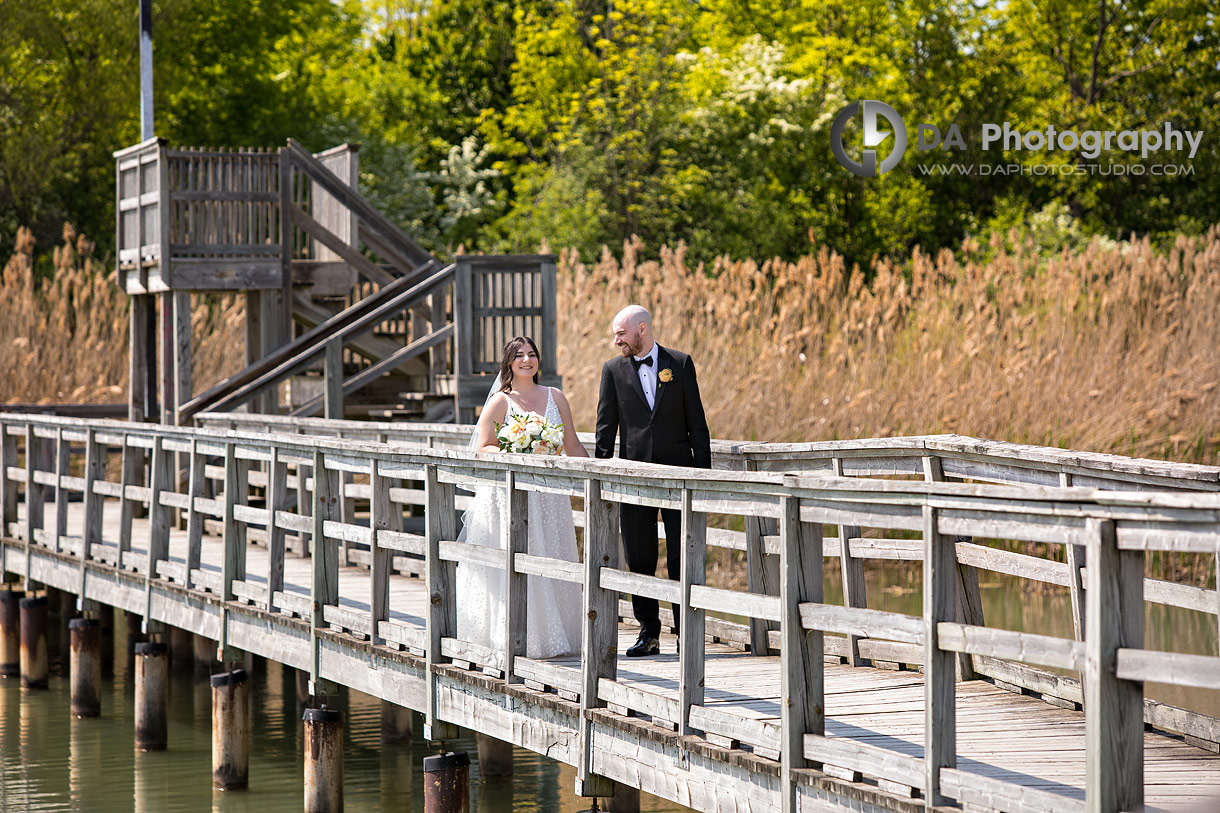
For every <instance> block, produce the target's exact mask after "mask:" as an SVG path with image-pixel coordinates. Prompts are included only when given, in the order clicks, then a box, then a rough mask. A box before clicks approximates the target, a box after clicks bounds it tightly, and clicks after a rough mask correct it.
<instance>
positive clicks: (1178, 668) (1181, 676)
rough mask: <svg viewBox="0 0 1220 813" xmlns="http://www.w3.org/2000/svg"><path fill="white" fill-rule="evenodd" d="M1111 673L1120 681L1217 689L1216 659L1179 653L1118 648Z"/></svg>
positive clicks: (1219, 667) (1219, 673)
mask: <svg viewBox="0 0 1220 813" xmlns="http://www.w3.org/2000/svg"><path fill="white" fill-rule="evenodd" d="M1115 674H1116V675H1117V676H1118V679H1119V680H1124V681H1135V682H1140V683H1142V682H1144V681H1153V682H1156V683H1168V684H1171V685H1173V686H1194V687H1196V688H1200V689H1220V658H1216V657H1215V656H1213V655H1188V654H1186V653H1182V652H1155V651H1152V650H1143V649H1120V650H1118V653H1117V665H1116V667H1115Z"/></svg>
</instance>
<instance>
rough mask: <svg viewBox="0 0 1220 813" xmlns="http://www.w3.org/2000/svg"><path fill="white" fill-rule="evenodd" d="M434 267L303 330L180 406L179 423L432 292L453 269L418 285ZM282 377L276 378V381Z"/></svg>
mask: <svg viewBox="0 0 1220 813" xmlns="http://www.w3.org/2000/svg"><path fill="white" fill-rule="evenodd" d="M436 265H437V264H436V263H435V262H429V263H426V264H425V265H423V266H421V267H420V268H419V269H418V270H417V271H416V273H415V274H412V275H409V276H404V277H400V278H398V279H396V280H394V281H393V282H392V283H390V284H389V285H386V286H384V287H383V288H381V289H380V290H378V291H377V293H375V294H373V295H372V296H369V297H366V298H365V299H362V300H361V301H360V302H358V303H356V304H355V305H353V306H352V307H350V308H347V309H345V310H343V311H340V312H339V313H337V314H335V315H334V316H333V317H332V318H330V319H327V320H326V321H325V322H323V323H322V324H320V325H316V326H315V327H313V328H311V329H310V330H308V331H306V332H305V333H303V334H302V335H300V336H299V337H297V338H296V339H295V340H293V341H292V342H289V343H288V344H286V345H283V346H281V347H278V348H276V349H275V350H273V351H272V352H270V353H268V354H267V355H266V356H264V357H263V358H262V359H260V360H259V361H257V362H255V363H254V364H251V365H250V366H248V367H246V368H244V369H242V370H240V371H238V372H237V373H235V374H233V375H232V376H230V377H229V378H227V379H225V380H224V381H222V382H220V383H219V384H217V385H216V386H214V387H212V388H211V389H209V390H207V391H206V392H203V393H201V394H200V395H197V396H195V397H194V398H192V399H191V400H190V401H187V402H186V403H185V404H183V405H182V406H181V407H179V410H178V416H179V418H178V419H179V421H189V420H190V419H191V418H193V417H194V416H195V415H197V414H199V413H201V412H203V411H205V410H210V409H218V408H220V407H221V406H223V405H225V404H235V403H241V401H234V400H233V399H234V397H235V395H236V394H237V393H239V392H241V391H242V390H243V389H245V388H247V387H249V386H250V385H251V384H252V382H257V381H260V380H262V379H264V378H265V377H266V376H267V375H268V374H270V373H272V372H274V371H275V370H277V369H278V368H280V367H282V366H283V365H284V364H286V363H289V362H291V361H292V360H293V358H294V357H295V356H297V355H298V354H300V353H301V352H306V351H308V350H309V349H310V348H320V347H324V346H325V344H326V342H328V341H331V340H332V339H334V338H335V337H337V336H346V335H352V334H353V333H354V332H358V331H360V330H363V329H367V328H369V327H370V326H371V325H373V324H374V323H376V322H377V321H378V320H379V319H380V318H381V316H383V315H384V313H385V312H390V311H393V310H394V307H393V306H392V305H390V304H387V303H394V302H401V301H402V297H403V295H404V294H409V295H411V296H410V297H409V298H414V296H415V293H414V292H416V291H418V290H419V289H420V288H421V286H427V288H426V290H431V289H432V288H433V287H434V285H435V281H436V280H437V279H438V278H441V277H443V278H444V279H447V278H448V277H449V276H452V274H453V266H452V265H450V266H446V267H445V268H443V269H441V270H440V271H437V272H435V273H434V274H433V276H432V277H429V278H428V279H426V280H424V281H423V282H419V278H420V277H422V276H423V275H424V274H426V273H428V272H430V271H433V270H434V269H435V266H436ZM442 281H443V280H442ZM311 356H312V353H311ZM282 377H283V376H278V377H276V379H275V380H276V382H278V381H279V379H280V378H282ZM260 388H261V385H260ZM243 400H244V399H243Z"/></svg>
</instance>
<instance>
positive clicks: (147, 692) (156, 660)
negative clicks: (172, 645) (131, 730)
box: [135, 642, 169, 751]
mask: <svg viewBox="0 0 1220 813" xmlns="http://www.w3.org/2000/svg"><path fill="white" fill-rule="evenodd" d="M135 673H136V749H137V750H139V751H163V750H165V747H166V739H167V731H166V729H167V719H168V716H169V692H168V689H169V651H168V647H166V646H165V644H161V643H149V642H141V643H138V644H136V646H135Z"/></svg>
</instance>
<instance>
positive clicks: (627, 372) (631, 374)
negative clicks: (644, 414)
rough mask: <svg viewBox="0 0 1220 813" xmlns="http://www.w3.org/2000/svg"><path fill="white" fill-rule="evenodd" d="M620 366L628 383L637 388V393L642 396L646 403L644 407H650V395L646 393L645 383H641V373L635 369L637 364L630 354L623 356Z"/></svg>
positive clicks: (634, 388) (641, 399) (641, 398)
mask: <svg viewBox="0 0 1220 813" xmlns="http://www.w3.org/2000/svg"><path fill="white" fill-rule="evenodd" d="M619 367H620V368H621V369H622V371H623V375H624V376H625V377H626V378H627V383H628V385H629V386H630V387H631V389H633V390H635V394H636V395H638V396H640V401H642V402H643V404H644V409H648V396H646V395H645V394H644V385H643V384H641V383H640V374H639V373H637V372H636V371H635V365H634V364H632V363H631V359H630V357H628V356H623V357H622V362H621V363H620V365H619Z"/></svg>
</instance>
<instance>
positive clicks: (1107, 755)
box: [1084, 518, 1144, 813]
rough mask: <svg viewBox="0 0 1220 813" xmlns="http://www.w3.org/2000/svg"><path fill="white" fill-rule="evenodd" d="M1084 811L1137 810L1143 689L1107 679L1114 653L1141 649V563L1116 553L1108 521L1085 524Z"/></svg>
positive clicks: (1137, 555)
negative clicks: (1087, 563)
mask: <svg viewBox="0 0 1220 813" xmlns="http://www.w3.org/2000/svg"><path fill="white" fill-rule="evenodd" d="M1085 528H1086V533H1087V535H1088V546H1089V554H1088V555H1089V567H1088V589H1087V590H1086V591H1085V601H1086V603H1087V614H1088V616H1087V617H1088V621H1087V623H1086V624H1085V629H1086V631H1087V635H1086V639H1085V664H1086V669H1087V670H1088V673H1087V675H1086V678H1085V684H1084V691H1085V695H1084V715H1085V716H1084V720H1085V748H1086V755H1085V777H1086V779H1085V809H1086V810H1088V811H1089V813H1115V812H1116V811H1119V810H1142V809H1143V807H1144V684H1143V683H1142V682H1136V681H1130V680H1120V679H1119V678H1118V677H1117V675H1116V674H1115V667H1116V665H1117V661H1118V650H1119V649H1120V648H1131V649H1140V648H1142V647H1143V645H1144V558H1143V554H1142V552H1140V551H1136V550H1119V548H1118V545H1117V537H1116V534H1115V529H1114V521H1113V520H1108V519H1097V518H1092V519H1089V520H1087V521H1086V526H1085Z"/></svg>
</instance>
